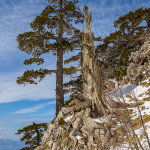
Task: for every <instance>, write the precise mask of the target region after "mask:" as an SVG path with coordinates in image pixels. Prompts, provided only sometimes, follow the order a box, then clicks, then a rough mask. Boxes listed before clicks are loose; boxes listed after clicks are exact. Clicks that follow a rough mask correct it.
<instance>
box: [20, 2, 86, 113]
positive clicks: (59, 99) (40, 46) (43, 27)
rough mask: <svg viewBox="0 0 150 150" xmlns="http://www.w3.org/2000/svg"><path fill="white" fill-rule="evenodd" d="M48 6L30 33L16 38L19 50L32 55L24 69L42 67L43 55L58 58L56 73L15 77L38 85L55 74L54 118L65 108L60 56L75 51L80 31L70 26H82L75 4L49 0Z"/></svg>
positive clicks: (32, 24)
mask: <svg viewBox="0 0 150 150" xmlns="http://www.w3.org/2000/svg"><path fill="white" fill-rule="evenodd" d="M48 2H49V5H48V6H46V8H45V9H44V10H43V11H42V13H41V14H40V15H39V16H36V18H35V19H34V21H33V22H31V24H30V27H31V29H32V31H30V32H25V33H23V34H19V35H18V37H17V42H18V48H19V49H20V50H21V51H23V52H25V53H27V54H29V55H31V56H32V58H30V59H29V60H25V61H24V64H25V65H31V64H35V63H36V64H37V65H41V64H43V63H44V59H43V54H49V53H50V52H51V53H52V54H53V55H57V67H56V68H57V69H56V70H48V69H43V68H40V69H39V70H35V71H34V70H27V71H25V72H24V74H23V75H22V76H21V77H18V79H17V83H18V84H27V83H30V84H37V82H40V81H41V80H42V79H43V78H44V77H45V76H46V75H48V74H51V73H56V115H57V113H58V112H59V110H60V109H61V107H63V105H64V94H63V54H64V53H66V52H69V51H72V50H73V49H75V48H76V47H78V41H79V30H78V29H76V28H75V27H74V26H73V23H75V24H78V23H83V21H84V19H83V17H84V16H83V14H82V13H81V11H80V8H79V6H77V3H78V0H49V1H48Z"/></svg>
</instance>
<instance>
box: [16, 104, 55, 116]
mask: <svg viewBox="0 0 150 150" xmlns="http://www.w3.org/2000/svg"><path fill="white" fill-rule="evenodd" d="M55 103H56V102H55V101H52V102H48V103H44V104H41V105H37V106H34V107H30V108H24V109H20V110H18V111H16V112H13V113H15V114H26V113H33V112H36V111H38V110H39V109H42V108H44V107H46V106H48V105H52V104H55Z"/></svg>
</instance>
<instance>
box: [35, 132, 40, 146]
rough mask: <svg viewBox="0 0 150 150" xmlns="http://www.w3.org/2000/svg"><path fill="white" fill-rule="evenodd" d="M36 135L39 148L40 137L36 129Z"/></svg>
mask: <svg viewBox="0 0 150 150" xmlns="http://www.w3.org/2000/svg"><path fill="white" fill-rule="evenodd" d="M36 134H37V144H36V145H37V146H39V145H40V135H39V130H38V129H36Z"/></svg>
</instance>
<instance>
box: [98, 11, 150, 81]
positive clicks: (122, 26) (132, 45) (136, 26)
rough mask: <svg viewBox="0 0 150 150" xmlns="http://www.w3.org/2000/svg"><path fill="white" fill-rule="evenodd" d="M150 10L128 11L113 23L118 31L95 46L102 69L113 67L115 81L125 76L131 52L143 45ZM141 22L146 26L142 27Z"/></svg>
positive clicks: (149, 26) (147, 29)
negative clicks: (101, 62)
mask: <svg viewBox="0 0 150 150" xmlns="http://www.w3.org/2000/svg"><path fill="white" fill-rule="evenodd" d="M149 13H150V8H148V9H147V8H145V9H143V8H140V9H137V10H136V11H134V12H132V11H130V12H129V13H128V14H126V15H124V16H121V17H119V18H118V19H117V20H116V21H115V22H114V27H115V28H117V29H118V30H117V31H115V32H114V33H111V34H110V35H109V36H107V37H105V38H104V39H103V43H102V44H101V45H98V46H97V52H98V55H99V57H100V59H101V60H102V61H103V66H104V67H106V68H107V67H109V66H108V65H107V64H108V63H109V64H110V66H111V67H113V69H114V72H115V74H116V76H117V79H122V77H123V76H124V75H126V71H127V70H126V69H127V66H128V60H129V58H130V55H131V52H135V51H138V50H139V49H140V47H141V46H142V45H143V43H144V40H145V38H146V35H147V33H149V32H150V17H149ZM143 21H145V22H146V26H143V24H142V23H143Z"/></svg>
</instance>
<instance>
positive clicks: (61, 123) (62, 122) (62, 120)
mask: <svg viewBox="0 0 150 150" xmlns="http://www.w3.org/2000/svg"><path fill="white" fill-rule="evenodd" d="M58 124H59V125H65V124H66V121H65V120H64V119H63V118H60V119H59V120H58Z"/></svg>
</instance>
